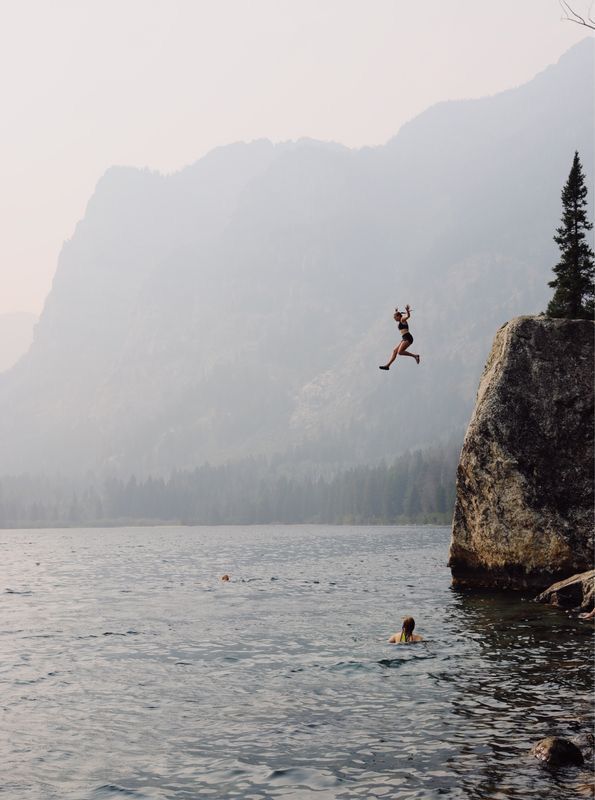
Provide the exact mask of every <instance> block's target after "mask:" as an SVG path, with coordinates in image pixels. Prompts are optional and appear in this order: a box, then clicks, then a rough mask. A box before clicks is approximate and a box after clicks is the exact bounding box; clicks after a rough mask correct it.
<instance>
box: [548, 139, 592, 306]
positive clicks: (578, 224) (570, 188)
mask: <svg viewBox="0 0 595 800" xmlns="http://www.w3.org/2000/svg"><path fill="white" fill-rule="evenodd" d="M562 207H563V214H562V224H561V225H560V227H559V228H557V229H556V236H554V241H555V242H556V244H557V245H558V247H559V248H560V261H559V262H558V263H557V264H556V266H555V267H554V268H553V270H554V273H555V274H556V277H555V279H554V280H553V281H550V282H549V283H548V286H551V287H552V289H555V292H554V296H553V297H552V299H551V301H550V303H549V305H548V307H547V315H548V317H565V318H567V319H592V318H593V314H594V312H595V266H594V261H593V251H592V250H591V248H590V247H589V243H588V242H587V241H586V232H587V231H590V230H591V229H592V228H593V223H592V222H589V220H588V218H587V210H586V208H587V187H586V186H585V176H584V175H583V168H582V165H581V161H580V158H579V156H578V153H575V154H574V161H573V162H572V169H571V170H570V174H569V176H568V180H567V181H566V185H565V186H564V188H563V189H562Z"/></svg>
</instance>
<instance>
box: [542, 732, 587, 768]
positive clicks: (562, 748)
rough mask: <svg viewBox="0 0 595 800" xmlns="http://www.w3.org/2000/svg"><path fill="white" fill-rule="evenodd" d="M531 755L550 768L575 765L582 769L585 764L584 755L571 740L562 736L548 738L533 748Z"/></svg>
mask: <svg viewBox="0 0 595 800" xmlns="http://www.w3.org/2000/svg"><path fill="white" fill-rule="evenodd" d="M531 754H532V755H534V756H535V758H538V759H539V760H540V761H543V762H544V763H545V764H547V765H548V767H554V768H555V767H564V766H566V765H567V764H574V765H575V766H577V767H580V765H581V764H583V763H584V758H583V754H582V753H581V751H580V750H579V749H578V747H577V746H576V745H575V744H574V743H573V742H571V741H570V740H569V739H563V738H562V737H561V736H548V737H547V738H546V739H542V740H541V741H540V742H537V744H536V745H534V746H533V747H532V748H531Z"/></svg>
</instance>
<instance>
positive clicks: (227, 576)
mask: <svg viewBox="0 0 595 800" xmlns="http://www.w3.org/2000/svg"><path fill="white" fill-rule="evenodd" d="M221 580H222V581H225V582H227V581H228V580H229V575H228V574H227V572H226V573H225V575H222V576H221Z"/></svg>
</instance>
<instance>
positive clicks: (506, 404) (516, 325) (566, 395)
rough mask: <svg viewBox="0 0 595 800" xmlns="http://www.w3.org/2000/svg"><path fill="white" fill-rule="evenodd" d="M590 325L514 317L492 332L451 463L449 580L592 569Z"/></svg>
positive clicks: (514, 582)
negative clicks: (457, 457)
mask: <svg viewBox="0 0 595 800" xmlns="http://www.w3.org/2000/svg"><path fill="white" fill-rule="evenodd" d="M594 333H595V326H594V324H593V323H592V322H590V321H588V320H563V319H546V318H544V317H518V318H516V319H513V320H512V321H510V322H508V323H506V324H505V325H504V326H503V327H502V328H500V330H499V331H498V333H497V334H496V338H495V340H494V344H493V346H492V350H491V353H490V355H489V358H488V361H487V364H486V367H485V369H484V372H483V375H482V377H481V381H480V384H479V390H478V393H477V402H476V406H475V411H474V414H473V417H472V419H471V422H470V424H469V428H468V430H467V434H466V436H465V441H464V444H463V449H462V452H461V459H460V463H459V468H458V471H457V497H456V503H455V511H454V518H453V530H452V540H451V546H450V557H449V565H450V567H451V570H452V576H453V585H454V586H457V587H462V588H464V587H469V588H513V589H525V588H532V589H544V588H546V587H547V586H548V585H550V584H551V583H553V582H554V581H557V580H561V579H564V578H566V577H568V576H569V575H572V574H575V573H578V572H583V571H586V570H589V569H591V568H592V566H593V502H594V491H593V410H594V406H593V355H594V353H593V350H594V348H593V343H594Z"/></svg>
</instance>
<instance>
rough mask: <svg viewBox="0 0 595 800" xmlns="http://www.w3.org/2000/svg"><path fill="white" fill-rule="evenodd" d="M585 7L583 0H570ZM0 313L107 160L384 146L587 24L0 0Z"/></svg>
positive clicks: (28, 293) (49, 253) (547, 60)
mask: <svg viewBox="0 0 595 800" xmlns="http://www.w3.org/2000/svg"><path fill="white" fill-rule="evenodd" d="M571 5H573V7H574V8H575V9H576V10H577V11H579V10H580V11H582V12H585V11H586V10H588V6H589V1H588V0H574V2H572V0H571ZM0 12H1V14H0V99H1V104H2V107H1V110H0V163H1V180H0V219H1V221H2V236H0V313H3V312H9V311H33V312H35V313H39V312H40V311H41V309H42V306H43V302H44V300H45V297H46V295H47V293H48V291H49V289H50V286H51V281H52V277H53V275H54V272H55V268H56V262H57V258H58V254H59V251H60V248H61V245H62V242H63V241H64V240H65V239H68V238H69V237H70V236H71V235H72V232H73V230H74V227H75V224H76V222H77V220H78V219H80V218H81V217H82V216H83V214H84V211H85V206H86V203H87V201H88V199H89V197H90V196H91V194H92V192H93V189H94V186H95V184H96V182H97V180H98V179H99V178H100V176H101V175H102V174H103V172H105V170H106V169H107V168H108V167H109V166H110V165H112V164H129V165H133V166H138V167H144V166H148V167H150V168H152V169H156V170H159V171H162V172H172V171H175V170H177V169H180V168H181V167H183V166H184V165H186V164H189V163H191V162H193V161H195V160H196V159H198V158H200V156H202V155H204V154H205V153H206V152H207V151H208V150H210V149H211V148H212V147H215V146H217V145H221V144H227V143H229V142H233V141H238V140H251V139H255V138H259V137H267V138H270V139H272V140H273V141H280V140H286V139H296V138H299V137H301V136H310V137H313V138H317V139H332V140H335V141H338V142H342V143H344V144H347V145H349V146H353V147H359V146H362V145H374V144H381V143H384V142H385V141H386V140H387V139H389V138H390V137H391V136H393V135H394V134H395V133H396V132H397V131H398V129H399V127H400V126H401V125H402V124H403V123H404V122H406V121H407V120H409V119H411V118H412V117H414V116H415V115H416V114H418V113H419V112H420V111H423V110H424V109H425V108H427V107H428V106H429V105H431V104H433V103H435V102H437V101H440V100H448V99H456V98H467V97H481V96H484V95H488V94H494V93H496V92H499V91H502V90H504V89H507V88H509V87H511V86H516V85H518V84H520V83H524V82H525V81H527V80H529V79H531V78H532V77H533V76H534V75H535V74H536V73H537V72H539V71H541V70H542V69H543V68H544V67H545V66H547V65H548V64H551V63H554V62H556V61H557V60H558V58H559V57H560V55H561V54H562V53H563V52H565V51H566V50H567V49H568V48H569V47H571V46H572V45H573V44H574V43H575V42H577V41H579V40H580V39H583V38H584V37H585V36H586V35H588V33H589V31H588V30H586V29H585V28H582V27H580V26H578V25H574V24H571V23H570V22H563V21H561V18H562V11H561V8H560V5H559V3H558V0H408V1H407V2H405V0H0Z"/></svg>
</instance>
